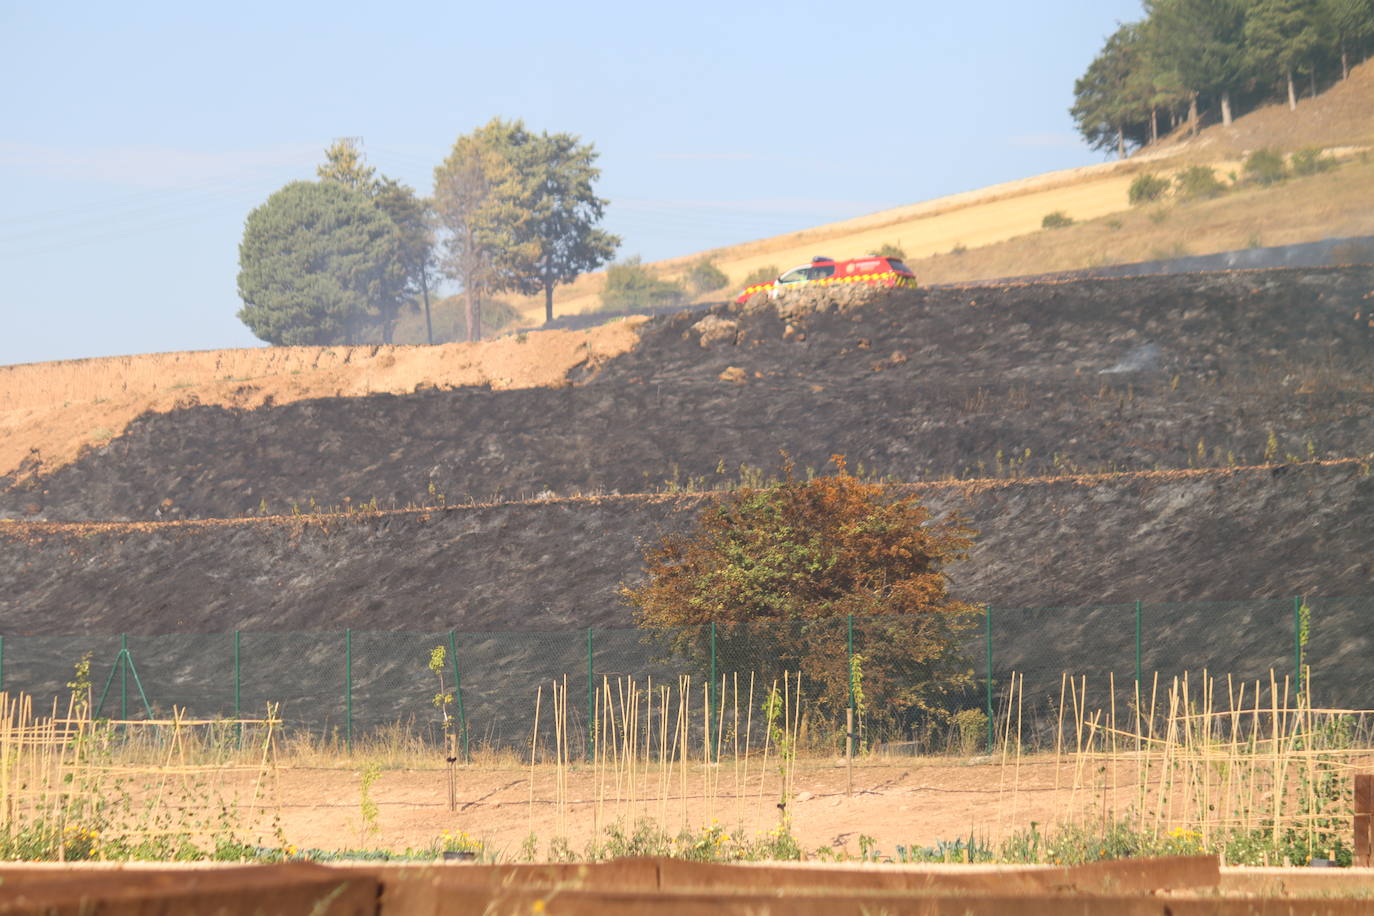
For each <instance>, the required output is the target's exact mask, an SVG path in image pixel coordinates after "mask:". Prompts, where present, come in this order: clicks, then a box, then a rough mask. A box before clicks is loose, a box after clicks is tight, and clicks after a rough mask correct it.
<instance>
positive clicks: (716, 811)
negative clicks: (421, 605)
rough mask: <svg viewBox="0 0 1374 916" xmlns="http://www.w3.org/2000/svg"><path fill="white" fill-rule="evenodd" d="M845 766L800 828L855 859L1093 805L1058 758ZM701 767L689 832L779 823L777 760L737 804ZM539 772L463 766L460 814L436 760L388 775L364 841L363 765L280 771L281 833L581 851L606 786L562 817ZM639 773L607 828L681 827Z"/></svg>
mask: <svg viewBox="0 0 1374 916" xmlns="http://www.w3.org/2000/svg"><path fill="white" fill-rule="evenodd" d="M842 763H843V761H840V760H834V759H829V758H823V759H809V758H808V759H803V760H801V761H799V763H798V765H797V771H796V774H795V776H794V783H793V790H794V792H795V793H796V799H795V800H794V801H793V802H792V803H791V809H792V810H791V813H792V827H793V832H794V834H795V836H796V837H797V841H798V843H799V844H800V845H801V846H802V848H803V849H805V850H807V851H808V852H813V851H814V850H816V849H817V848H818V847H828V848H830V849H834V850H836V851H841V850H843V851H847V852H848V853H850V854H851V855H858V854H859V851H860V850H859V837H860V835H868V836H871V837H873V838H874V839H875V840H876V841H877V848H878V849H879V850H880V851H882V852H883V853H886V854H887V855H894V854H895V853H896V847H897V846H898V845H902V846H915V847H925V846H935V845H936V844H937V843H939V842H941V841H947V842H950V841H953V840H955V839H958V838H963V839H964V840H967V839H968V837H969V835H970V834H971V833H972V834H975V835H977V836H978V837H979V838H980V839H986V840H989V841H991V842H993V843H997V842H999V841H1000V840H1002V839H1003V838H1005V837H1006V836H1007V835H1009V834H1010V833H1012V832H1014V831H1017V830H1026V829H1028V827H1029V825H1030V822H1031V821H1035V822H1036V823H1038V824H1039V825H1040V826H1041V829H1042V830H1043V829H1044V828H1045V827H1046V825H1049V824H1055V823H1059V822H1060V821H1061V820H1064V819H1067V818H1068V817H1069V816H1070V814H1071V813H1072V812H1074V811H1079V812H1082V811H1085V810H1087V809H1088V808H1089V807H1090V806H1091V804H1092V801H1093V799H1092V798H1090V797H1089V794H1088V793H1087V792H1084V791H1079V792H1074V791H1073V788H1072V786H1073V782H1074V775H1075V774H1074V770H1073V765H1072V764H1069V763H1067V762H1064V763H1062V764H1061V765H1059V766H1058V767H1056V765H1055V762H1054V759H1053V757H1052V756H1050V757H1044V756H1041V757H1034V758H1029V759H1028V760H1026V761H1025V762H1024V764H1023V765H1021V766H1020V767H1016V766H1014V765H1007V766H1003V765H1001V758H1000V757H999V758H998V759H997V761H995V762H994V761H988V760H983V761H980V762H972V763H970V762H968V761H964V760H957V759H950V758H923V759H908V760H900V759H883V758H877V759H875V760H873V761H865V762H861V763H859V764H858V765H857V766H856V767H855V770H854V794H853V795H852V796H850V795H848V794H847V790H848V775H847V772H846V770H845V768H844V767H843V765H842ZM1056 769H1058V772H1056ZM1120 769H1121V773H1120V774H1119V776H1120V784H1121V786H1122V789H1121V790H1120V791H1121V799H1123V800H1124V799H1125V798H1127V797H1129V794H1130V788H1129V787H1130V785H1131V781H1132V778H1133V776H1134V774H1133V773H1132V772H1128V770H1129V767H1128V766H1125V765H1123V766H1121V767H1120ZM655 770H656V767H655ZM702 771H703V768H702V767H701V766H699V765H693V766H691V767H690V768H689V778H688V784H687V792H686V795H687V801H686V811H687V818H686V821H685V826H687V828H688V829H690V830H692V831H693V832H699V831H701V830H702V829H704V828H705V827H707V826H709V825H710V824H711V823H712V822H713V821H714V822H717V823H718V825H719V826H720V827H721V828H722V829H723V830H724V831H725V832H727V833H731V834H737V833H738V831H739V829H740V828H743V830H744V834H745V835H746V836H748V837H758V836H761V835H763V834H766V833H767V832H768V831H770V830H772V829H773V828H775V827H776V826H777V825H778V817H779V812H778V808H777V801H778V789H779V785H778V777H777V771H776V770H775V769H773V768H771V767H770V769H769V772H768V773H767V774H763V773H761V772H760V766H759V761H758V760H755V761H753V763H752V767H751V769H750V770H749V772H748V781H747V782H743V780H742V781H741V785H742V786H747V794H746V793H745V792H744V791H741V795H742V796H744V797H743V800H742V801H740V802H738V803H737V801H736V795H735V782H734V780H735V778H736V773H735V769H734V766H733V764H732V763H728V762H727V763H723V764H721V765H720V766H719V767H715V768H712V774H711V775H712V779H713V780H715V786H716V788H715V790H714V794H715V798H714V800H711V799H708V797H707V789H706V783H705V781H704V779H703V772H702ZM673 775H674V777H676V776H677V773H676V772H675V773H674V774H673ZM533 776H534V785H533V787H532V786H531V784H530V778H531V772H530V769H529V767H528V766H525V767H523V768H522V767H520V766H519V765H518V764H516V765H510V766H505V767H499V766H491V765H473V766H470V767H462V768H460V770H459V775H458V786H459V789H458V797H459V804H458V811H457V812H452V813H451V812H449V810H448V805H447V783H446V781H445V780H446V776H445V773H444V771H443V770H442V769H441V768H437V767H436V768H435V769H432V770H417V769H397V770H392V769H388V770H384V771H383V772H382V775H381V776H380V778H378V779H377V781H376V782H375V783H374V784H373V786H372V788H371V790H370V794H371V795H372V797H373V799H374V801H375V802H376V803H377V807H378V811H379V814H378V818H377V831H376V833H375V835H369V837H367V838H365V837H364V836H363V834H362V829H361V828H362V823H361V817H360V815H359V776H358V772H357V771H356V770H348V769H341V768H332V767H321V768H318V769H314V768H311V767H308V766H303V767H295V766H286V767H283V768H281V769H280V770H279V771H278V776H277V789H276V793H275V794H276V801H277V802H278V804H279V805H280V811H281V825H282V829H283V832H284V833H285V835H286V837H287V839H288V840H289V842H291V843H292V844H294V845H296V846H299V847H301V848H311V847H314V848H322V849H339V848H348V847H350V846H362V845H368V846H375V847H380V848H385V849H394V850H398V851H400V850H404V849H406V848H424V847H427V846H429V845H430V844H431V843H432V842H433V841H434V840H436V839H438V838H439V837H440V835H441V834H442V833H443V832H444V831H449V832H451V833H454V834H457V833H458V832H459V831H461V832H464V833H467V834H468V835H469V836H471V837H473V838H475V839H480V840H483V841H485V842H487V843H488V844H490V846H491V848H492V849H493V850H498V851H502V850H503V851H504V853H505V855H507V856H518V855H519V852H520V847H521V844H522V842H523V841H524V840H525V838H526V837H527V836H528V835H529V834H530V833H531V832H533V833H534V834H535V836H536V839H537V841H538V845H539V854H540V855H541V856H543V855H545V853H546V847H547V845H548V843H549V841H550V840H552V839H554V838H555V837H557V836H559V835H560V834H561V835H563V836H565V837H566V838H567V839H568V840H569V843H570V845H571V847H572V848H573V849H574V850H576V851H578V852H581V851H582V850H583V849H584V848H585V847H586V845H587V843H588V842H589V841H590V840H591V839H592V838H593V833H592V828H593V823H594V817H595V815H596V808H597V805H596V799H597V797H598V782H597V779H596V778H595V777H594V774H593V773H592V770H591V767H587V766H574V767H573V769H572V770H571V771H570V772H569V773H568V774H567V777H566V779H567V785H566V790H565V791H566V793H567V795H566V797H567V798H568V799H569V801H570V804H569V805H568V806H567V808H566V809H565V810H566V813H565V815H564V817H562V818H560V816H559V810H558V806H557V805H556V804H555V803H554V802H555V799H556V798H557V796H558V793H557V791H556V788H555V773H554V771H553V768H552V767H548V766H542V765H541V766H539V767H537V768H536V769H535V772H534V774H533ZM740 776H741V777H742V776H743V773H741V774H740ZM609 779H610V782H611V786H610V787H609V788H602V789H601V790H600V791H601V792H602V793H604V794H605V795H606V796H608V797H611V798H613V797H614V792H615V789H614V775H613V774H612V775H611V776H610V777H609ZM644 779H645V784H644V786H643V787H642V788H641V789H640V790H639V794H638V798H639V802H638V804H636V805H634V806H633V807H631V805H630V804H629V802H628V797H629V792H628V789H627V788H622V791H621V794H622V796H623V797H624V800H622V802H621V803H620V804H616V803H615V802H614V801H607V802H605V803H604V804H603V806H602V811H601V818H602V821H603V823H605V824H613V823H615V822H616V821H620V822H621V823H622V824H624V825H625V826H627V827H631V828H633V826H634V824H635V823H636V822H637V821H638V820H639V819H640V818H644V817H648V818H651V819H655V820H660V819H661V820H660V822H661V823H663V824H664V825H666V827H667V829H668V831H669V832H670V833H674V834H675V833H677V831H678V830H679V829H680V828H681V827H683V826H684V819H683V807H684V805H683V802H682V800H681V798H680V790H681V785H680V784H678V783H676V782H675V783H674V784H673V785H672V786H670V787H669V789H668V793H669V797H668V800H667V803H666V805H661V804H660V790H659V788H658V786H657V784H656V783H655V782H654V773H653V772H651V773H649V774H648V775H647V776H646V777H644ZM760 789H762V790H763V794H762V796H761V795H760ZM245 794H246V793H245ZM531 794H533V797H534V803H533V804H531V802H530V798H531ZM1123 807H1124V802H1123ZM253 826H254V827H256V828H258V830H259V831H260V832H261V840H262V842H263V843H264V845H268V846H272V845H275V843H274V840H273V837H272V835H271V832H270V831H271V824H270V821H269V820H268V818H267V817H264V818H263V820H262V822H261V823H255V824H253ZM257 838H258V837H256V836H254V837H250V839H257Z"/></svg>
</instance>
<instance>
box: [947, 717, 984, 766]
mask: <svg viewBox="0 0 1374 916" xmlns="http://www.w3.org/2000/svg"><path fill="white" fill-rule="evenodd" d="M954 728H955V730H956V731H957V732H958V734H959V756H961V757H972V756H973V755H974V754H976V753H978V749H979V748H981V747H982V746H983V745H984V743H985V742H986V741H987V740H988V714H987V713H985V712H983V711H982V710H981V709H964V710H960V711H959V712H957V713H955V714H954Z"/></svg>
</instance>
